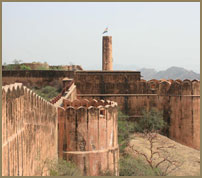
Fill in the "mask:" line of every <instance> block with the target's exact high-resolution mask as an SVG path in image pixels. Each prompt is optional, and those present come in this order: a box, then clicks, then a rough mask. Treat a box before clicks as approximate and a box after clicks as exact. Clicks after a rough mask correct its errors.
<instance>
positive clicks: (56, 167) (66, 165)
mask: <svg viewBox="0 0 202 178" xmlns="http://www.w3.org/2000/svg"><path fill="white" fill-rule="evenodd" d="M48 168H49V171H50V176H81V173H80V170H79V169H78V168H77V167H76V165H75V164H74V163H73V162H70V161H66V160H62V159H58V160H55V161H51V162H49V164H48Z"/></svg>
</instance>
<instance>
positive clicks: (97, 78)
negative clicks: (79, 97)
mask: <svg viewBox="0 0 202 178" xmlns="http://www.w3.org/2000/svg"><path fill="white" fill-rule="evenodd" d="M140 77H141V76H140V72H134V71H77V72H76V75H75V79H74V80H75V85H76V86H77V93H78V94H126V93H132V92H133V90H134V89H133V87H132V86H135V85H136V82H137V81H139V80H140ZM130 86H131V87H130Z"/></svg>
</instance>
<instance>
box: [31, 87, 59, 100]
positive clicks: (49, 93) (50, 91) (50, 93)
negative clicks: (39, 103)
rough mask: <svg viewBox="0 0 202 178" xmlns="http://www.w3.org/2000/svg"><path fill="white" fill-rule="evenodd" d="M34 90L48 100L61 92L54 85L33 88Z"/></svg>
mask: <svg viewBox="0 0 202 178" xmlns="http://www.w3.org/2000/svg"><path fill="white" fill-rule="evenodd" d="M33 91H34V92H35V93H37V94H38V95H39V96H41V97H42V98H44V99H46V100H50V99H52V98H54V97H56V96H57V95H58V94H59V93H60V89H58V88H55V87H52V86H45V87H43V88H40V89H36V88H33Z"/></svg>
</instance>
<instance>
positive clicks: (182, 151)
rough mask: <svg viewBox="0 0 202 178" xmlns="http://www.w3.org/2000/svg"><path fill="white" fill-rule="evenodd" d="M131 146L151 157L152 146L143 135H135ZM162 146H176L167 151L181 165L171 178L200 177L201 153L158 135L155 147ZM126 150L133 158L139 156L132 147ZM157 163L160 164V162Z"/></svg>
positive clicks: (163, 166)
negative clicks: (175, 177)
mask: <svg viewBox="0 0 202 178" xmlns="http://www.w3.org/2000/svg"><path fill="white" fill-rule="evenodd" d="M162 143H163V144H162ZM129 145H130V146H132V145H134V148H135V149H136V150H138V151H139V152H142V153H144V154H146V155H148V156H150V144H149V142H148V140H147V139H146V138H145V137H144V136H143V135H142V134H140V133H135V134H134V135H133V136H132V139H131V140H130V143H129ZM162 145H164V146H165V147H166V145H174V147H175V148H174V149H170V148H168V149H166V151H168V154H169V155H170V156H171V159H175V160H177V161H178V162H179V163H180V166H179V167H178V168H177V169H175V170H174V171H172V172H171V173H169V174H168V175H169V176H200V151H198V150H195V149H193V148H190V147H187V146H185V145H182V144H180V143H177V142H175V141H173V140H171V139H169V138H167V137H165V136H162V135H159V134H158V135H157V139H156V143H155V146H156V147H159V146H162ZM126 150H127V152H128V153H130V154H132V155H133V156H137V153H135V152H134V151H132V150H131V148H130V147H127V148H126ZM138 156H140V155H138ZM156 161H157V162H158V161H159V160H156ZM165 166H166V164H162V165H161V166H160V168H161V169H164V168H165Z"/></svg>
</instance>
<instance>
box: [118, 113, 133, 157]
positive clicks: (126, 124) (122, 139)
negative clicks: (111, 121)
mask: <svg viewBox="0 0 202 178" xmlns="http://www.w3.org/2000/svg"><path fill="white" fill-rule="evenodd" d="M128 118H129V116H127V115H126V114H124V113H122V112H121V111H120V110H119V111H118V143H119V149H120V153H122V152H123V151H124V149H125V148H126V146H127V145H128V142H129V139H130V134H132V133H134V132H135V123H134V122H131V121H129V120H128Z"/></svg>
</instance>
